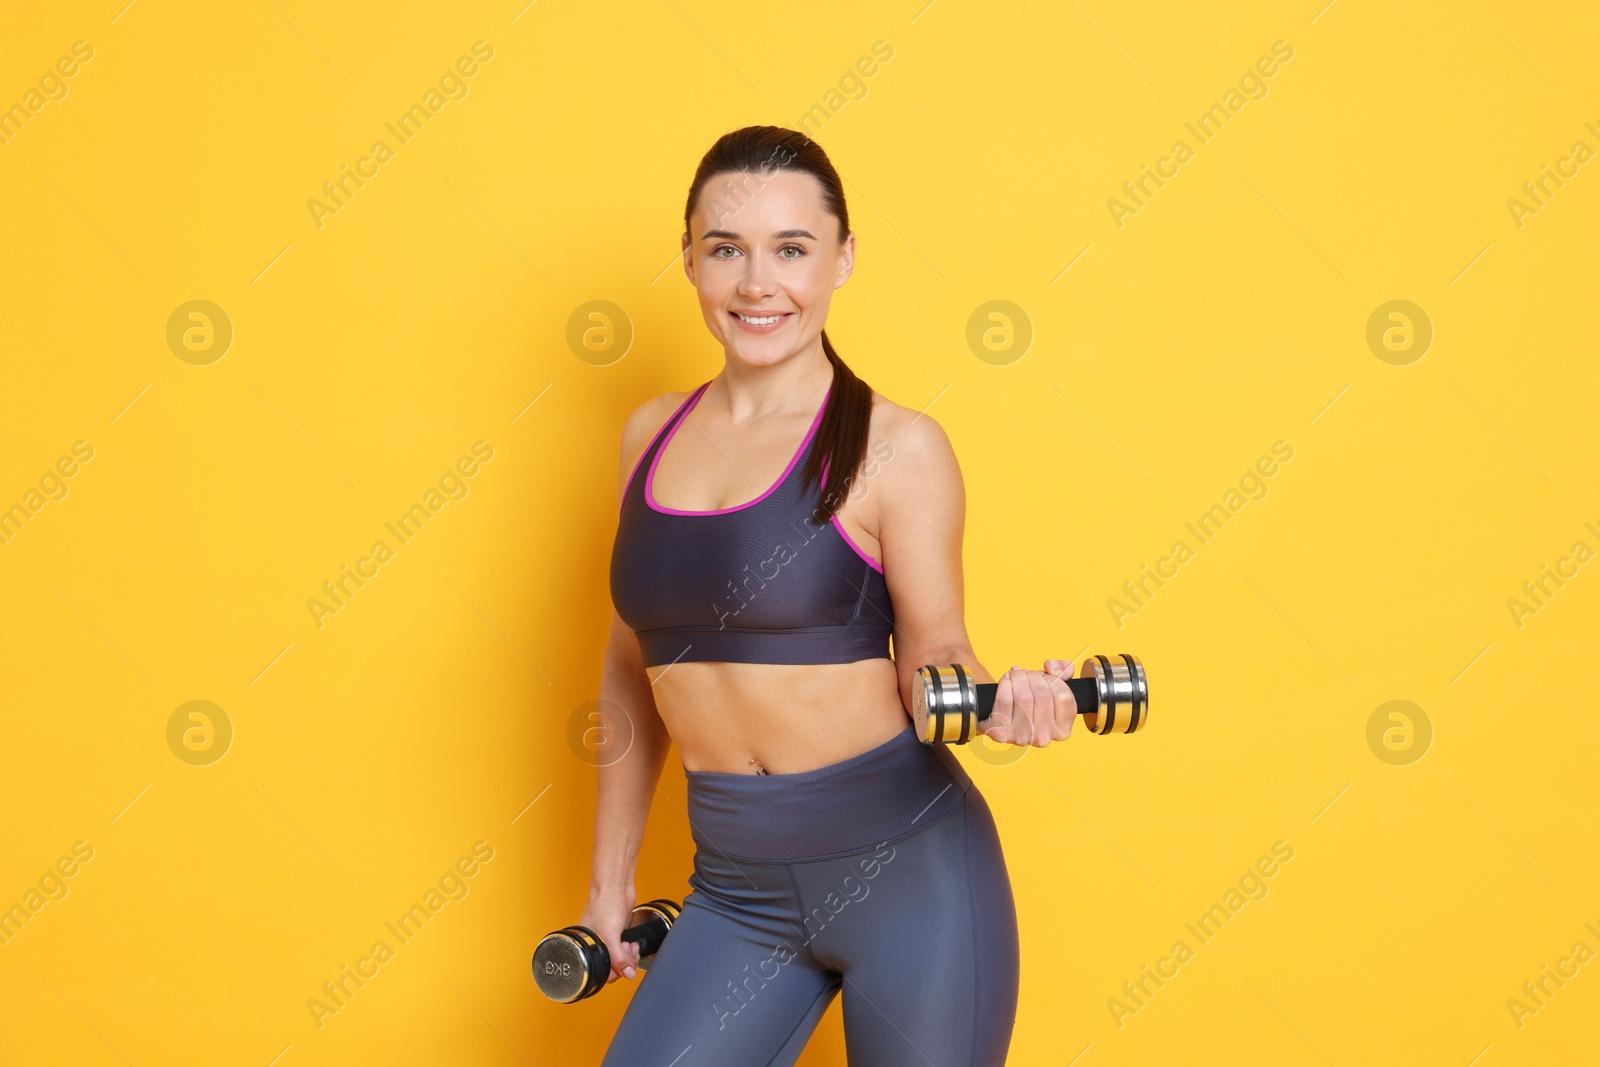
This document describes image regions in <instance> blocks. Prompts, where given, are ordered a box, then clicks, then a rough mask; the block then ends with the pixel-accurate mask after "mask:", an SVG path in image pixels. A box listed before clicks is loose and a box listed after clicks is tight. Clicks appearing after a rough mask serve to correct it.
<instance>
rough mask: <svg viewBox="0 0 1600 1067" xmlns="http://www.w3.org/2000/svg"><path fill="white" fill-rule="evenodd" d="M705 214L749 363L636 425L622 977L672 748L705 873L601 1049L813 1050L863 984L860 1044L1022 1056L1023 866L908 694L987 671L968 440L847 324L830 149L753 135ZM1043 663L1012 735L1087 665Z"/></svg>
mask: <svg viewBox="0 0 1600 1067" xmlns="http://www.w3.org/2000/svg"><path fill="white" fill-rule="evenodd" d="M684 228H685V233H684V236H683V264H684V271H685V273H687V275H688V277H689V280H690V282H692V283H693V284H694V286H695V289H696V291H697V293H698V294H699V298H700V309H701V313H702V314H703V316H704V318H705V322H706V326H707V328H708V329H710V331H711V334H712V336H713V337H715V338H716V339H717V340H718V341H719V342H721V344H722V348H723V355H724V358H725V365H724V367H723V370H722V372H721V373H720V374H718V375H717V376H716V377H714V378H712V379H711V380H710V381H708V382H706V383H705V384H703V385H701V386H700V387H699V388H697V389H695V390H693V391H692V392H689V393H673V394H670V395H667V396H663V397H660V398H659V399H654V400H650V401H647V402H646V403H644V404H643V405H641V406H640V407H639V408H638V409H637V410H636V411H634V413H633V414H632V415H631V416H630V417H629V419H628V422H627V425H626V428H625V429H624V431H623V440H622V464H621V470H620V472H619V477H620V482H621V485H620V491H621V492H620V499H621V506H620V519H619V523H618V529H617V536H616V541H615V544H614V546H613V550H612V560H611V594H612V600H613V603H614V605H615V608H616V611H615V613H614V615H613V618H612V623H611V634H610V639H609V642H608V644H607V647H606V657H605V668H604V673H603V679H602V682H601V692H600V697H601V699H602V700H603V701H605V702H608V703H609V704H610V705H612V706H614V707H616V708H620V709H621V710H622V712H623V713H624V714H625V715H626V717H627V719H628V725H629V726H631V729H630V730H617V731H612V739H611V740H609V741H608V742H607V745H614V746H616V749H617V750H616V751H608V750H607V748H606V746H602V749H601V751H600V753H599V759H598V763H599V765H600V766H599V778H600V781H599V803H598V807H597V811H596V825H595V851H594V874H593V880H592V882H591V888H590V899H589V904H588V907H587V908H586V909H585V911H584V914H583V918H582V919H581V922H582V924H583V925H584V926H587V927H589V928H591V929H592V930H594V931H595V932H596V933H597V934H598V935H599V936H600V937H601V938H602V939H603V940H604V941H605V944H606V948H607V949H609V950H610V953H611V959H612V973H611V975H610V976H609V977H608V978H607V981H608V982H611V981H615V980H616V979H617V978H618V977H619V976H620V977H625V978H633V977H634V976H635V974H636V973H637V971H636V965H637V963H638V959H639V957H638V952H637V949H636V946H634V945H633V944H632V943H631V942H630V943H629V944H628V945H626V946H624V945H622V944H621V943H620V942H619V940H618V935H619V934H620V933H621V932H622V930H623V929H624V927H626V926H627V925H628V920H629V916H630V912H631V909H632V907H633V905H634V903H635V895H634V886H633V873H634V872H633V868H634V861H635V857H636V856H637V854H638V850H639V842H640V839H641V837H642V836H643V833H644V826H645V819H646V816H647V815H648V813H649V808H650V800H651V797H652V795H653V793H654V791H655V783H656V780H657V778H658V776H659V774H660V771H661V767H662V764H663V762H664V760H665V757H666V752H667V746H668V744H669V743H670V742H673V741H675V742H676V743H677V745H678V749H679V752H680V754H681V756H682V760H683V766H684V771H685V774H686V776H687V779H688V812H687V815H688V818H689V822H690V828H691V832H692V835H693V838H694V841H695V846H696V848H695V857H694V873H693V874H692V875H691V876H690V879H689V883H690V890H691V891H690V892H689V894H688V895H687V896H686V897H685V898H684V901H683V913H682V915H681V916H680V917H679V918H678V920H677V922H676V923H674V925H673V927H672V930H671V932H670V933H669V934H668V936H667V939H666V941H665V942H664V943H663V945H662V947H661V949H660V950H659V951H658V952H657V954H656V956H655V958H654V960H652V962H651V967H650V970H649V972H648V978H647V980H646V981H644V982H643V983H642V984H641V985H640V987H639V989H638V991H637V992H636V993H635V994H634V997H633V1001H632V1003H630V1004H629V1006H628V1010H627V1012H626V1013H625V1015H624V1016H623V1019H622V1022H621V1024H620V1026H619V1027H618V1030H617V1033H616V1035H615V1037H614V1038H613V1039H612V1042H611V1045H610V1048H609V1050H608V1052H607V1054H606V1058H605V1060H604V1063H605V1065H607V1067H621V1065H633V1064H657V1065H660V1067H667V1065H668V1064H671V1065H673V1067H691V1065H695V1064H707V1065H716V1067H742V1065H745V1064H749V1065H753V1067H771V1065H780V1064H792V1063H793V1062H794V1061H795V1059H796V1058H797V1057H798V1056H799V1055H800V1050H801V1048H802V1047H803V1046H804V1045H805V1043H806V1041H807V1039H808V1038H809V1037H810V1035H811V1033H812V1031H813V1029H814V1028H815V1026H816V1024H817V1021H818V1020H819V1019H820V1018H821V1016H822V1013H823V1011H824V1010H825V1009H826V1008H827V1006H828V1004H829V1003H831V1002H832V1000H833V997H834V995H835V994H838V993H840V992H841V990H842V995H843V998H844V1002H843V1011H844V1028H845V1040H846V1043H847V1046H848V1048H849V1054H850V1061H851V1063H852V1064H872V1065H873V1067H896V1065H899V1064H906V1065H913V1064H914V1065H916V1067H926V1065H927V1064H928V1063H930V1062H932V1063H937V1064H940V1065H941V1067H943V1065H947V1064H964V1065H998V1064H1001V1063H1003V1062H1004V1059H1005V1054H1006V1048H1007V1046H1008V1045H1009V1043H1010V1039H1011V1029H1012V1023H1013V1020H1014V1018H1015V1012H1016V1000H1017V971H1018V944H1017V928H1016V914H1015V910H1014V907H1013V902H1012V895H1011V886H1010V881H1009V879H1008V876H1007V872H1006V867H1005V859H1004V856H1003V854H1002V852H1001V848H1000V841H999V838H998V836H997V834H996V832H995V826H994V821H993V819H992V818H991V816H990V813H989V809H988V806H987V805H986V804H985V803H984V800H983V797H982V795H981V794H980V793H979V792H978V790H977V788H976V787H975V786H974V785H973V783H972V781H971V780H970V779H969V778H968V777H967V775H966V773H965V772H964V771H963V770H962V767H961V764H960V763H959V762H958V761H957V760H956V758H955V757H954V756H953V755H952V754H951V753H950V752H949V751H948V749H946V748H945V747H944V746H927V745H924V744H922V743H921V742H920V741H919V740H918V739H917V737H916V734H915V731H914V730H913V729H912V725H911V722H910V717H909V715H908V712H907V710H906V709H907V708H908V707H909V706H910V686H911V684H912V679H913V675H914V673H915V671H916V669H917V668H918V667H921V666H923V665H925V664H939V665H946V664H951V663H958V662H959V663H962V664H964V665H965V666H966V667H967V669H968V670H969V671H971V672H972V674H973V675H974V676H975V677H976V678H977V679H978V680H980V681H992V680H993V679H992V676H991V675H989V673H988V672H987V671H985V670H984V669H983V667H982V665H981V664H979V663H978V660H977V657H976V656H975V655H974V654H973V652H972V648H971V646H970V642H969V640H968V637H967V633H966V628H965V625H964V622H963V619H962V578H961V532H962V524H963V520H964V510H965V496H964V490H963V487H962V482H961V474H960V470H959V468H958V467H957V465H956V460H955V455H954V453H953V452H952V450H951V448H950V443H949V441H948V439H947V438H946V437H945V435H944V432H943V430H942V429H941V428H940V427H939V425H938V423H936V422H935V421H934V420H933V419H932V418H931V417H929V416H927V415H923V414H920V413H918V412H916V411H912V410H909V409H907V408H904V407H901V406H899V405H897V404H894V403H891V402H890V401H888V400H887V399H885V398H883V397H882V396H880V395H879V394H877V393H875V392H873V391H872V390H871V389H870V388H869V387H868V386H867V385H866V383H864V382H862V381H861V380H860V379H859V378H857V377H856V376H855V375H854V374H853V373H852V372H851V371H850V369H849V368H848V367H846V366H845V364H844V363H843V362H842V361H841V360H840V359H839V356H838V354H837V353H835V352H834V350H833V346H832V345H831V344H830V343H829V341H828V337H827V334H826V333H824V332H823V329H822V328H823V324H824V322H825V320H826V319H827V315H828V306H829V301H830V299H831V297H832V294H833V290H835V289H837V288H838V287H839V286H841V285H843V284H844V283H845V281H846V280H847V279H848V278H849V277H850V273H851V269H852V267H853V264H854V259H855V236H854V234H852V233H851V232H850V226H849V219H848V216H847V214H846V210H845V202H844V195H843V191H842V189H841V186H840V182H839V177H838V175H837V173H836V172H835V171H834V169H833V166H832V165H831V164H830V163H829V162H828V159H827V157H826V156H825V155H824V154H823V152H822V149H821V148H819V147H818V146H817V145H816V144H815V143H813V142H812V141H810V140H809V139H807V138H806V137H805V136H804V135H803V134H799V133H796V132H794V131H791V130H785V129H780V128H777V127H771V126H752V127H747V128H745V129H742V130H737V131H735V132H733V133H729V134H727V135H726V136H724V137H722V138H721V139H720V140H718V141H717V143H716V144H715V145H714V146H712V148H711V150H710V151H709V152H708V153H706V156H705V158H704V159H702V160H701V162H700V167H699V170H698V171H697V172H696V174H695V177H694V181H693V183H692V185H691V188H690V190H689V199H688V205H687V207H686V209H685V212H684ZM685 428H687V429H685ZM797 442H798V444H797ZM669 446H670V447H669ZM869 453H870V455H871V457H872V458H871V459H868V455H869ZM830 461H831V462H830ZM864 461H865V462H864ZM891 636H892V637H893V639H894V649H895V652H896V656H895V658H893V659H891V658H890V657H889V639H890V637H891ZM1045 667H1046V670H1044V671H1023V670H1021V669H1020V668H1013V669H1012V671H1011V672H1008V673H1007V674H1006V676H1005V677H1004V678H1003V679H1002V680H1001V682H1000V685H999V688H998V691H997V693H996V700H995V707H994V711H993V712H992V714H991V716H990V718H989V719H988V720H987V723H986V730H985V732H986V733H987V735H988V736H989V737H990V738H991V739H992V740H995V741H1001V742H1011V743H1015V744H1033V745H1035V746H1038V747H1043V746H1045V745H1048V744H1049V743H1050V742H1051V741H1052V740H1058V739H1063V738H1066V737H1067V736H1069V734H1070V733H1071V730H1072V724H1073V721H1074V719H1075V717H1076V713H1077V709H1076V706H1075V704H1074V703H1073V699H1072V694H1071V691H1070V690H1068V689H1067V687H1066V686H1065V684H1064V683H1062V682H1061V681H1059V680H1058V679H1062V678H1066V677H1070V676H1071V673H1072V671H1071V664H1070V663H1066V664H1063V663H1059V662H1057V661H1055V660H1049V661H1046V664H1045ZM621 735H627V736H628V738H629V740H628V741H627V742H626V743H625V742H624V741H623V740H621V739H620V737H621Z"/></svg>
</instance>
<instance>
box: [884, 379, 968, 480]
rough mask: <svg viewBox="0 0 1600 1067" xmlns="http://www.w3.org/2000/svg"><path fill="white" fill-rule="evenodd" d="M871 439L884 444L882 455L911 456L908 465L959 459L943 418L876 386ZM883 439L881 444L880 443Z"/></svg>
mask: <svg viewBox="0 0 1600 1067" xmlns="http://www.w3.org/2000/svg"><path fill="white" fill-rule="evenodd" d="M868 436H869V439H870V443H871V444H877V445H879V446H880V448H882V450H883V454H882V455H881V457H880V458H881V459H883V460H887V459H889V458H890V453H891V452H892V454H893V455H894V456H895V457H899V458H903V459H906V460H908V461H909V462H908V463H907V466H911V467H918V468H923V467H927V466H938V465H942V464H945V463H951V464H953V463H954V462H955V447H954V446H953V445H951V443H950V437H949V435H948V434H946V433H945V432H944V427H943V426H941V425H940V424H939V420H938V419H936V418H934V417H933V416H932V415H930V414H929V413H928V412H927V411H924V410H918V409H916V408H908V407H905V406H904V405H902V404H896V403H895V402H894V401H893V400H890V399H889V398H888V397H886V396H884V395H883V394H882V393H879V392H878V391H876V390H874V391H873V393H872V423H871V429H870V430H869V433H868ZM880 442H881V444H880Z"/></svg>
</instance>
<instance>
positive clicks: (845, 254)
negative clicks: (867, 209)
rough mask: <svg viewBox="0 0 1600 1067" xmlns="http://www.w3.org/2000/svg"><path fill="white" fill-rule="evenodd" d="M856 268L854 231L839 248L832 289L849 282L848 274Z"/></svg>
mask: <svg viewBox="0 0 1600 1067" xmlns="http://www.w3.org/2000/svg"><path fill="white" fill-rule="evenodd" d="M855 268H856V234H855V231H854V230H851V231H850V235H849V236H848V237H846V238H845V239H844V244H842V245H840V246H839V269H838V270H836V271H834V275H833V287H834V288H835V289H837V288H839V286H841V285H843V284H844V283H845V282H847V281H849V280H850V274H851V272H852V271H854V270H855Z"/></svg>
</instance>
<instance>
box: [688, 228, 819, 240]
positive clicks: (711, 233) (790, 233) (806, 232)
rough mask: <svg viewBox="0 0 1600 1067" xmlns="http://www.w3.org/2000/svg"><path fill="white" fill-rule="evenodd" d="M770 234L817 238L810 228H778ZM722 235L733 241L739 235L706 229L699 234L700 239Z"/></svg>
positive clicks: (738, 237)
mask: <svg viewBox="0 0 1600 1067" xmlns="http://www.w3.org/2000/svg"><path fill="white" fill-rule="evenodd" d="M772 236H773V237H809V238H810V239H811V240H813V241H815V240H816V239H817V238H816V235H815V234H813V233H812V232H811V231H810V230H779V231H778V232H777V233H775V234H773V235H772ZM724 237H725V238H729V239H731V240H734V241H737V240H740V236H739V235H738V234H736V233H734V232H733V231H732V230H707V231H706V232H705V233H703V234H701V235H700V240H702V241H709V240H712V239H713V238H724Z"/></svg>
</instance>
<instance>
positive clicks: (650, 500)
mask: <svg viewBox="0 0 1600 1067" xmlns="http://www.w3.org/2000/svg"><path fill="white" fill-rule="evenodd" d="M715 380H716V379H715V378H713V379H712V381H715ZM710 385H711V382H706V383H705V385H702V386H701V387H700V388H699V389H696V390H695V393H694V396H692V397H690V398H689V403H688V406H687V407H686V408H685V409H684V412H683V415H682V416H681V417H679V418H678V421H677V422H676V423H675V424H674V425H673V427H672V429H671V430H669V431H668V432H667V437H666V440H664V441H662V442H661V447H659V448H657V449H656V455H655V458H654V459H652V460H651V461H650V473H648V474H646V475H645V479H644V502H645V503H646V504H648V505H649V506H650V509H651V510H652V511H659V512H661V514H663V515H727V514H728V513H730V512H734V511H743V510H744V509H745V508H749V507H754V506H755V505H757V504H759V503H761V502H762V501H763V500H765V499H767V497H769V496H771V495H772V494H773V492H774V490H776V489H777V488H778V486H780V485H782V484H783V483H784V482H785V481H787V480H788V478H789V472H790V471H792V470H794V465H795V464H796V463H798V462H800V457H801V456H803V455H805V451H806V447H807V446H808V445H810V444H811V439H812V438H813V437H815V436H816V434H817V427H818V426H821V425H822V414H823V412H825V411H827V409H828V398H829V397H830V396H832V395H833V386H832V385H829V386H828V392H827V393H826V394H824V396H823V398H822V406H821V407H820V408H818V409H817V414H816V417H815V418H813V419H812V420H811V429H809V430H807V431H806V436H805V440H803V441H801V442H800V447H799V449H797V450H796V451H795V454H794V457H793V458H792V459H790V460H789V465H788V466H787V467H785V468H783V473H782V474H780V475H778V480H777V481H775V482H773V483H772V485H771V486H770V487H768V489H767V491H766V492H764V493H762V494H761V495H760V496H758V497H756V498H755V499H754V500H749V501H746V502H745V503H743V504H735V505H734V506H733V507H731V508H718V509H717V510H715V511H683V510H680V509H678V508H669V507H664V506H662V505H660V504H658V503H656V500H655V494H653V493H652V492H651V491H650V489H651V486H652V485H653V484H654V483H655V479H656V465H657V464H658V463H660V462H661V456H662V454H663V453H665V452H666V450H667V446H668V445H670V444H671V443H672V438H673V436H674V435H676V434H677V432H678V427H679V426H682V425H683V424H684V422H685V421H687V420H688V418H689V412H690V411H693V410H694V406H695V405H696V404H698V403H699V402H700V397H701V396H703V395H704V394H705V391H706V388H707V387H708V386H710ZM640 458H641V459H643V458H644V457H642V456H641V457H640ZM637 469H638V468H637V466H635V470H637ZM840 532H841V533H843V532H844V531H843V530H842V529H841V530H840ZM846 540H849V539H848V538H846ZM856 551H857V552H858V553H859V552H860V551H861V550H860V549H856Z"/></svg>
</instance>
